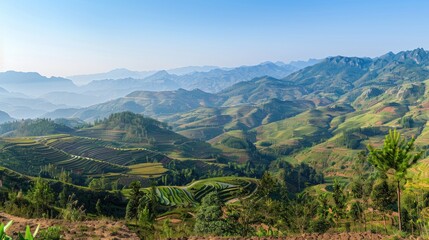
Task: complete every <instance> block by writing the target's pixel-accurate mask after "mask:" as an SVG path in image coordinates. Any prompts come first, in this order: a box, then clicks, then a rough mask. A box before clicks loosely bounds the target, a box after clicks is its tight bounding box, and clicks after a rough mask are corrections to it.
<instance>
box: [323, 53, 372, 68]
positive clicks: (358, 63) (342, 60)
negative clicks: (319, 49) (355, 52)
mask: <svg viewBox="0 0 429 240" xmlns="http://www.w3.org/2000/svg"><path fill="white" fill-rule="evenodd" d="M325 61H326V62H328V63H334V64H339V65H348V66H352V67H365V66H366V65H368V64H370V63H371V62H372V59H371V58H359V57H344V56H335V57H328V58H326V60H325Z"/></svg>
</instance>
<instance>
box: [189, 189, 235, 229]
mask: <svg viewBox="0 0 429 240" xmlns="http://www.w3.org/2000/svg"><path fill="white" fill-rule="evenodd" d="M222 214H223V212H222V202H221V200H220V199H219V196H218V194H217V192H211V193H209V194H207V195H206V196H205V197H204V198H203V199H202V203H201V206H200V208H199V209H198V212H197V215H196V222H195V228H194V231H195V233H196V234H198V235H214V236H222V235H225V234H226V230H227V228H228V227H227V224H226V221H225V220H224V219H222Z"/></svg>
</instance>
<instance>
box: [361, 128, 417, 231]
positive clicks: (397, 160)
mask: <svg viewBox="0 0 429 240" xmlns="http://www.w3.org/2000/svg"><path fill="white" fill-rule="evenodd" d="M414 141H415V139H414V138H412V139H411V140H410V141H408V142H406V140H405V138H402V137H401V134H400V133H398V132H397V131H396V129H395V130H393V131H392V130H390V131H389V134H388V135H387V136H386V138H385V140H384V145H383V147H382V148H381V149H375V148H374V147H372V146H371V145H368V149H369V151H370V154H369V157H368V161H369V162H370V163H371V164H372V165H374V167H375V168H377V169H378V170H379V171H380V172H382V173H383V174H388V173H390V170H393V171H394V173H393V177H394V180H395V184H396V192H397V197H398V199H397V204H398V214H399V221H398V222H399V231H402V220H401V215H402V214H401V181H406V178H405V176H406V174H407V170H408V169H409V168H410V167H411V166H412V165H413V164H415V163H416V162H417V160H419V159H420V158H421V156H422V154H423V152H417V153H414Z"/></svg>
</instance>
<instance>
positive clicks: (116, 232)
mask: <svg viewBox="0 0 429 240" xmlns="http://www.w3.org/2000/svg"><path fill="white" fill-rule="evenodd" d="M10 220H13V222H14V223H13V225H12V227H11V228H10V229H9V230H8V234H9V235H12V236H16V235H17V234H18V232H24V230H25V227H26V226H27V225H29V226H30V228H31V230H32V231H34V230H35V229H36V227H37V225H39V224H40V229H41V230H42V229H46V228H48V227H51V226H60V227H61V228H62V235H63V237H64V238H63V239H81V240H85V239H109V240H114V239H115V240H116V239H132V240H134V239H136V240H137V239H139V238H138V237H137V235H136V234H135V233H133V232H131V231H130V230H129V229H128V227H127V226H126V225H125V223H124V222H123V221H112V220H108V219H106V220H88V221H82V222H68V221H64V220H57V219H43V218H36V219H26V218H21V217H16V216H12V215H9V214H6V213H2V212H0V222H2V223H5V224H6V223H7V222H9V221H10Z"/></svg>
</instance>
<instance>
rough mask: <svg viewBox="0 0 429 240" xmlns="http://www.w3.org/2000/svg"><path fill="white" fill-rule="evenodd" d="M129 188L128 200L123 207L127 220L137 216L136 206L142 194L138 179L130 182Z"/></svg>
mask: <svg viewBox="0 0 429 240" xmlns="http://www.w3.org/2000/svg"><path fill="white" fill-rule="evenodd" d="M130 188H131V193H130V200H129V201H128V204H127V208H126V209H125V218H126V219H128V220H132V219H135V218H137V211H138V206H139V203H140V198H141V196H142V192H141V191H140V188H141V183H140V182H139V181H134V182H132V183H131V184H130Z"/></svg>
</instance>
